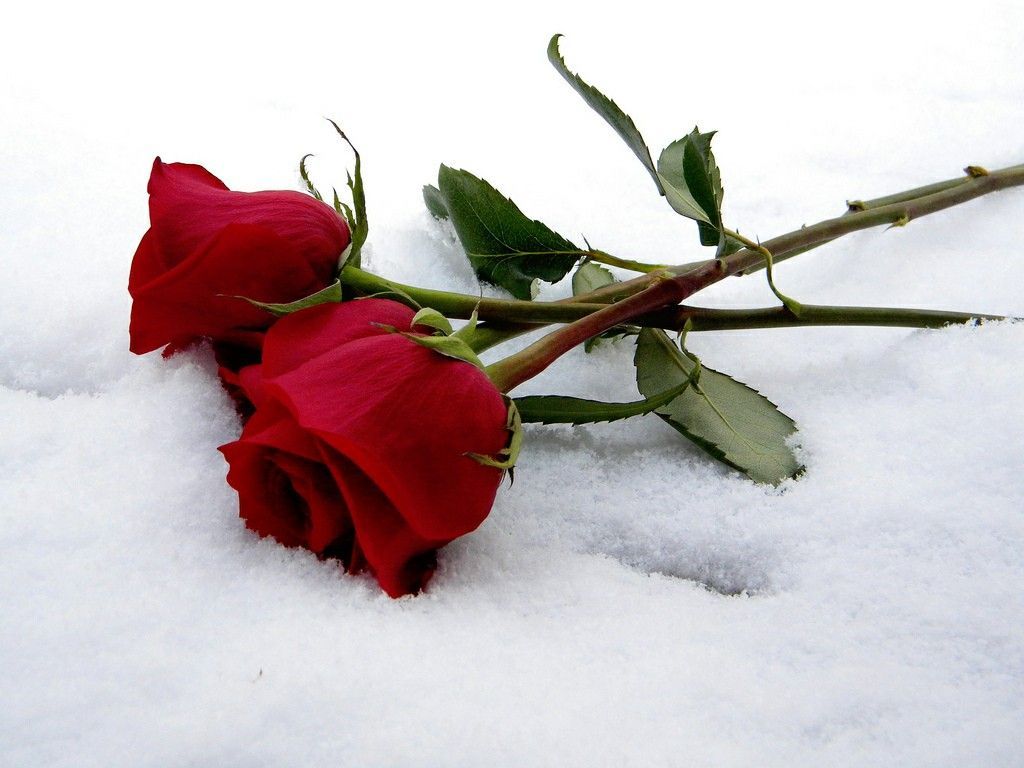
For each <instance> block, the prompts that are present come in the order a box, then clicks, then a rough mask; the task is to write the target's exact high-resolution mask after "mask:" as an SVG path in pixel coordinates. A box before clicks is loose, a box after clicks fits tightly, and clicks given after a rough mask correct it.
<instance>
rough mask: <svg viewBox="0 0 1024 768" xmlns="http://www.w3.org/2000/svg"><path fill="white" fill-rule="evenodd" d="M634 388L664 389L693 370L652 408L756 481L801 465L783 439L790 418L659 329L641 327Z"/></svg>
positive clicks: (790, 428)
mask: <svg viewBox="0 0 1024 768" xmlns="http://www.w3.org/2000/svg"><path fill="white" fill-rule="evenodd" d="M633 362H634V364H635V365H636V375H637V387H638V389H639V390H640V392H641V394H643V395H650V394H652V393H655V392H664V391H665V390H666V389H667V388H669V387H672V386H678V385H679V384H680V383H681V382H684V381H688V380H690V379H691V378H692V377H694V376H695V375H697V382H696V383H695V384H693V386H691V387H689V388H687V389H686V391H684V392H683V393H682V394H681V395H680V396H679V397H677V398H675V399H674V400H672V402H670V403H669V404H667V405H665V406H663V407H661V408H659V409H658V410H657V413H658V415H659V416H661V417H662V418H663V419H664V420H665V421H667V422H668V423H669V424H670V425H671V426H672V427H673V428H675V429H676V430H677V431H678V432H680V433H681V434H683V435H684V436H686V437H687V438H689V439H690V440H692V441H693V442H694V443H696V444H697V445H698V446H700V447H701V448H703V449H704V450H705V451H707V452H708V453H710V454H711V455H712V456H714V457H715V458H716V459H719V460H720V461H723V462H725V463H726V464H728V465H729V466H731V467H734V468H736V469H738V470H739V471H740V472H743V473H745V474H746V475H747V476H748V477H750V479H751V480H754V481H755V482H758V483H772V484H778V483H781V482H782V481H783V480H785V479H786V478H788V477H794V476H795V475H797V474H798V473H799V472H800V471H801V470H802V467H801V466H800V464H799V462H798V461H797V460H796V457H795V456H794V455H793V451H792V450H791V449H790V448H789V446H788V445H787V444H786V440H787V438H789V437H790V435H792V434H794V433H795V432H796V425H795V424H794V423H793V420H792V419H790V418H789V417H788V416H786V415H785V414H784V413H782V412H781V411H779V409H778V408H777V407H776V406H775V404H774V403H772V402H771V401H770V400H768V399H767V398H766V397H764V396H763V395H761V394H760V393H758V392H757V391H755V390H753V389H751V388H750V387H748V386H747V385H746V384H743V383H742V382H739V381H736V380H735V379H732V378H730V377H729V376H726V375H725V374H723V373H719V372H718V371H714V370H711V369H710V368H704V367H703V366H700V368H699V370H698V366H699V362H697V361H696V360H695V358H692V357H690V356H689V355H688V354H684V353H683V352H681V351H680V350H679V348H678V347H677V346H676V345H675V344H673V343H672V341H671V340H670V339H669V337H668V336H667V335H666V334H665V332H664V331H659V330H655V329H652V328H645V329H644V330H642V331H641V332H640V336H639V338H638V339H637V347H636V356H635V357H634V361H633Z"/></svg>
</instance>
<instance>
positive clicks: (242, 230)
mask: <svg viewBox="0 0 1024 768" xmlns="http://www.w3.org/2000/svg"><path fill="white" fill-rule="evenodd" d="M267 274H272V275H275V276H276V277H275V279H274V280H273V281H268V280H267V279H266V275H267ZM321 287H322V285H321V282H320V278H319V277H318V276H317V275H316V273H315V272H314V271H313V270H312V269H311V268H310V266H309V265H308V264H307V263H306V260H305V259H304V258H303V257H302V255H301V254H300V253H299V252H298V250H297V248H296V247H295V245H294V244H293V243H291V242H289V241H287V240H285V239H283V238H281V237H279V236H278V235H276V234H275V233H274V232H273V231H272V230H270V229H268V228H266V227H264V226H261V225H258V224H231V225H229V226H227V227H225V228H224V229H223V230H222V231H221V232H220V233H219V234H218V235H217V236H215V237H214V238H213V239H211V240H210V242H209V243H207V245H206V246H205V247H204V248H203V249H201V250H200V251H198V252H196V253H195V254H194V255H193V256H191V257H190V258H188V259H186V260H185V261H183V262H182V263H180V264H178V265H177V266H176V267H174V268H173V269H172V270H170V271H169V272H165V273H164V274H162V275H160V276H159V277H158V278H156V279H155V280H152V281H150V282H148V283H146V284H144V285H139V286H136V287H135V293H134V294H133V295H134V301H133V303H132V313H131V323H130V326H129V333H130V337H131V350H132V352H135V353H136V354H144V353H146V352H150V351H152V350H154V349H157V348H159V347H162V346H163V345H165V344H167V343H170V342H174V343H187V342H188V340H189V339H192V338H195V337H201V336H210V337H213V338H216V339H217V340H218V341H221V342H226V343H234V344H238V345H240V346H246V345H252V344H254V343H259V340H261V339H262V334H258V333H257V334H254V333H253V331H254V330H258V329H261V328H266V327H267V326H268V325H270V324H271V323H272V322H273V320H274V318H273V316H272V315H271V314H270V313H268V312H266V311H264V310H262V309H259V308H258V307H254V306H252V305H251V304H249V303H248V302H246V301H244V300H242V299H239V298H236V297H238V296H245V297H247V298H250V299H255V300H257V301H266V302H289V301H294V300H296V299H300V298H303V297H305V296H308V295H309V294H311V293H314V292H316V291H317V290H319V289H320V288H321Z"/></svg>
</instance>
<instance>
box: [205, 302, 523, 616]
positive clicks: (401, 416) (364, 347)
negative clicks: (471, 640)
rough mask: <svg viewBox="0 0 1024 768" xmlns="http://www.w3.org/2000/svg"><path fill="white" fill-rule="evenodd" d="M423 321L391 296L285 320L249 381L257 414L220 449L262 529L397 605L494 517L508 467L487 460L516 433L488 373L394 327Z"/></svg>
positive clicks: (247, 372)
mask: <svg viewBox="0 0 1024 768" xmlns="http://www.w3.org/2000/svg"><path fill="white" fill-rule="evenodd" d="M412 319H413V312H412V310H410V309H408V308H407V307H405V306H403V305H401V304H398V303H396V302H393V301H387V300H383V299H360V300H357V301H353V302H348V303H344V304H335V303H331V304H322V305H319V306H316V307H313V308H310V309H305V310H302V311H300V312H296V313H293V314H291V315H287V316H285V317H283V318H282V319H280V320H279V321H278V322H277V323H276V324H275V325H274V326H273V327H272V328H271V329H270V330H269V331H268V332H267V336H266V341H265V344H264V348H263V362H262V364H261V365H259V366H250V367H248V368H244V369H242V371H241V375H240V376H239V377H238V385H239V386H241V387H242V388H243V389H244V390H245V392H246V396H247V397H248V399H249V400H251V402H253V403H254V404H255V405H256V411H255V414H254V415H253V416H252V418H251V419H250V420H249V421H248V422H247V423H246V425H245V428H244V429H243V431H242V435H241V437H240V438H239V439H238V440H237V441H235V442H233V443H229V444H227V445H224V446H222V447H221V449H220V450H221V451H222V452H223V454H224V456H225V458H226V459H227V461H228V464H229V471H228V477H227V479H228V483H229V484H230V485H231V486H232V487H233V488H235V489H236V490H237V491H238V498H239V512H240V515H241V516H242V518H244V519H245V522H246V525H247V526H248V527H249V528H251V529H252V530H254V531H256V532H257V533H259V534H260V535H261V536H272V537H273V538H275V539H276V540H277V541H279V542H281V543H282V544H285V545H289V546H301V547H306V548H308V549H310V550H312V551H313V552H315V553H317V554H318V555H320V556H322V557H334V558H338V559H340V560H341V561H342V562H343V564H344V565H345V567H346V568H347V569H348V570H349V571H350V572H359V571H362V570H368V571H369V572H371V573H372V574H373V575H374V576H375V577H376V579H377V581H378V582H379V584H380V586H381V587H383V589H384V591H386V592H387V593H388V594H389V595H391V596H392V597H398V596H400V595H405V594H410V593H415V592H417V591H418V590H420V589H421V588H422V587H423V586H424V584H426V582H427V580H428V579H429V578H430V576H431V574H432V573H433V570H434V556H435V552H436V550H437V549H438V548H439V547H441V546H443V545H444V544H447V543H448V542H450V541H452V540H453V539H455V538H458V537H459V536H462V535H464V534H466V533H469V532H470V531H472V530H474V529H475V528H476V527H477V526H478V525H480V523H481V522H483V520H484V518H485V517H486V516H487V514H488V512H489V511H490V509H491V505H492V504H493V502H494V497H495V494H496V493H497V489H498V486H499V484H500V482H501V478H502V474H503V473H502V470H501V469H498V468H496V467H494V466H488V465H486V464H485V463H481V462H480V461H479V460H478V458H474V456H477V457H480V456H490V457H492V456H496V455H499V454H500V453H501V452H502V450H503V449H505V448H506V446H507V445H508V444H509V437H510V435H509V429H508V427H507V423H508V408H507V405H506V402H505V399H504V396H503V395H502V394H501V393H500V392H499V391H498V389H497V388H496V387H495V386H494V384H492V383H491V381H490V379H488V378H487V376H486V374H484V372H483V371H481V370H480V369H479V368H477V367H476V366H474V365H473V364H471V363H468V362H465V361H463V360H458V359H453V358H451V357H446V356H444V355H442V354H439V353H438V352H436V351H433V350H432V349H427V348H425V347H423V346H421V345H419V344H417V343H416V342H415V341H414V340H412V339H410V338H409V337H407V336H405V335H403V334H402V333H396V332H393V331H395V330H397V331H403V332H409V331H411V327H410V326H411V322H412ZM382 326H387V328H383V327H382ZM417 327H419V326H417ZM413 335H414V336H415V338H426V337H422V336H419V335H416V334H413ZM471 454H472V455H471Z"/></svg>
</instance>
